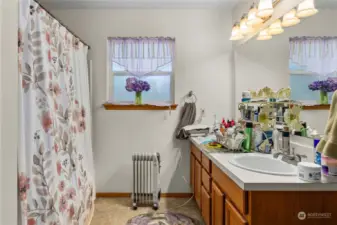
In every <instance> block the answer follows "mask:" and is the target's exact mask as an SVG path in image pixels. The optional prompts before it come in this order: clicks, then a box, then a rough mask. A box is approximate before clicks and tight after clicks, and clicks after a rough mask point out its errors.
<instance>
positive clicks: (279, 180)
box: [190, 138, 337, 191]
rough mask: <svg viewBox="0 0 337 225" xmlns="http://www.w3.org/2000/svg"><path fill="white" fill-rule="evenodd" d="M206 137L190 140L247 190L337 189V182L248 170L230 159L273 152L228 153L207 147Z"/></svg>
mask: <svg viewBox="0 0 337 225" xmlns="http://www.w3.org/2000/svg"><path fill="white" fill-rule="evenodd" d="M203 140H205V138H190V141H191V142H192V143H193V144H194V145H195V146H196V147H197V148H198V149H199V150H200V151H202V152H203V154H204V155H206V156H207V157H208V158H209V159H210V160H211V161H212V163H214V164H215V165H216V166H217V167H218V168H219V169H221V170H222V171H223V172H224V173H225V174H226V175H227V176H229V177H230V178H231V179H232V180H233V181H234V182H235V183H236V184H237V185H238V186H239V187H240V188H241V189H243V190H247V191H337V183H328V184H327V183H321V182H319V183H308V182H305V181H302V180H300V179H299V178H297V176H278V175H269V174H263V173H257V172H252V171H248V170H245V169H242V168H239V167H237V166H234V165H232V164H231V163H230V162H229V161H230V160H231V159H233V158H234V157H235V156H237V155H238V154H257V155H259V156H263V157H270V158H272V155H271V154H261V153H228V152H227V153H226V152H221V151H219V150H216V151H213V150H209V149H207V148H206V147H205V146H204V145H202V144H201V143H202V142H203Z"/></svg>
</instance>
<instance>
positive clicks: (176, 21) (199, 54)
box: [53, 9, 232, 193]
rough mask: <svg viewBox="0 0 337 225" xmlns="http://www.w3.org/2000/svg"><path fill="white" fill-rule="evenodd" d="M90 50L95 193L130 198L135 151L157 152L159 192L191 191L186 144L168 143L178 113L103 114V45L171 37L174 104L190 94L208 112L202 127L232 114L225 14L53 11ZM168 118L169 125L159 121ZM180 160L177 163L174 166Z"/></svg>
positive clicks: (227, 18) (227, 15)
mask: <svg viewBox="0 0 337 225" xmlns="http://www.w3.org/2000/svg"><path fill="white" fill-rule="evenodd" d="M53 13H55V15H56V16H57V17H59V18H61V19H62V21H63V22H64V23H65V24H67V25H68V26H69V27H70V28H71V29H73V30H74V31H75V32H76V33H77V34H78V35H79V36H80V37H82V38H83V39H84V40H86V41H87V42H88V43H89V44H90V45H91V48H92V50H91V51H90V57H91V58H92V59H93V92H94V96H93V98H94V103H93V104H94V107H95V109H94V112H93V127H94V128H93V129H94V131H93V135H94V136H93V144H94V146H93V150H94V158H95V168H96V183H97V191H98V192H130V191H131V178H132V171H131V169H132V163H131V155H132V153H133V152H154V151H158V152H160V153H161V156H162V160H163V162H162V170H161V187H162V191H163V192H170V193H174V192H189V191H190V190H189V187H188V185H187V184H186V183H185V182H184V180H183V178H182V176H184V177H186V179H187V180H189V144H188V141H177V140H175V139H174V136H173V134H174V130H175V127H176V124H177V121H178V117H179V111H180V110H179V109H180V107H181V105H180V107H179V109H178V110H176V111H173V112H172V115H171V116H169V115H168V112H166V113H165V112H156V111H106V110H104V109H103V108H101V105H102V103H104V102H105V101H106V98H105V96H106V94H105V91H106V90H105V87H106V85H105V83H106V61H107V59H106V39H107V37H114V36H122V37H123V36H170V37H175V38H176V53H177V54H176V63H175V75H176V77H175V96H176V97H175V98H176V99H175V101H176V103H181V98H182V97H183V96H184V95H186V94H187V93H188V92H189V91H190V90H193V91H194V92H195V93H196V95H197V97H198V102H197V107H198V109H200V108H205V109H206V118H205V119H204V122H205V123H208V124H211V123H212V122H213V117H212V115H213V113H216V114H217V115H218V116H219V117H220V116H227V117H228V116H230V114H231V99H232V96H231V93H232V89H231V48H232V46H231V42H230V41H228V36H229V34H230V30H231V25H232V18H231V13H230V9H228V10H227V11H224V10H221V9H180V10H176V9H153V10H151V9H138V10H132V9H118V10H56V11H53ZM165 117H167V119H165ZM181 156H182V160H181V163H180V164H178V159H179V158H180V157H181Z"/></svg>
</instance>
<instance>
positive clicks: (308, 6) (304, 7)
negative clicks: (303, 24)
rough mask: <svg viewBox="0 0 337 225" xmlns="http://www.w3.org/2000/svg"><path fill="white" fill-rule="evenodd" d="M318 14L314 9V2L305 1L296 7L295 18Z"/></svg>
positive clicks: (310, 0) (312, 0)
mask: <svg viewBox="0 0 337 225" xmlns="http://www.w3.org/2000/svg"><path fill="white" fill-rule="evenodd" d="M316 13H318V10H317V9H316V8H315V1H314V0H306V1H304V2H302V3H301V4H299V5H298V7H297V17H298V18H304V17H308V16H313V15H315V14H316Z"/></svg>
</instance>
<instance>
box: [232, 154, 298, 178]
mask: <svg viewBox="0 0 337 225" xmlns="http://www.w3.org/2000/svg"><path fill="white" fill-rule="evenodd" d="M229 162H230V163H231V164H233V165H234V166H237V167H240V168H242V169H246V170H250V171H254V172H258V173H265V174H271V175H279V176H296V175H297V167H296V166H293V165H290V164H288V163H285V162H283V161H281V160H278V159H273V158H269V157H266V156H258V155H239V156H235V157H234V158H233V159H231V160H229Z"/></svg>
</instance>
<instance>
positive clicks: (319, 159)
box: [314, 138, 321, 165]
mask: <svg viewBox="0 0 337 225" xmlns="http://www.w3.org/2000/svg"><path fill="white" fill-rule="evenodd" d="M319 141H320V140H319V139H317V138H315V139H314V151H315V163H316V164H318V165H321V153H320V152H318V151H317V149H316V147H317V145H318V143H319Z"/></svg>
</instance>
